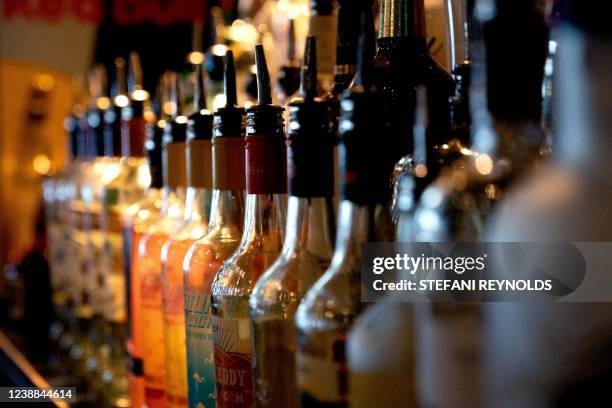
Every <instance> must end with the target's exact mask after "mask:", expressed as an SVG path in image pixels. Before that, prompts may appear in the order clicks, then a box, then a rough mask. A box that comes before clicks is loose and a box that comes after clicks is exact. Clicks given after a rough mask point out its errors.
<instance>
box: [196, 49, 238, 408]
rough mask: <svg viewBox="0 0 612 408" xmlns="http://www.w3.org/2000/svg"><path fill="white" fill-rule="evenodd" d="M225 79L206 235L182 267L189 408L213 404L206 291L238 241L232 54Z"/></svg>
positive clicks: (217, 114)
mask: <svg viewBox="0 0 612 408" xmlns="http://www.w3.org/2000/svg"><path fill="white" fill-rule="evenodd" d="M224 78H225V81H224V82H225V100H226V105H225V106H224V107H221V108H219V109H217V110H216V111H215V114H214V120H213V139H212V154H213V156H212V163H213V169H212V170H213V172H212V182H213V196H212V203H211V211H210V221H209V224H208V231H207V233H206V235H205V236H204V237H202V238H201V239H199V240H198V241H197V242H196V243H195V244H194V245H193V246H192V247H191V248H190V249H189V251H188V252H187V255H186V256H185V261H184V285H185V301H184V305H185V323H186V325H185V326H186V343H187V386H188V394H189V395H188V400H189V406H198V405H199V404H203V405H204V406H214V404H215V370H214V361H213V341H212V321H211V309H210V288H211V284H212V281H213V279H214V277H215V275H216V274H217V272H218V271H219V268H220V267H221V264H222V263H223V262H224V261H225V260H226V259H227V258H229V256H230V255H232V253H233V252H234V251H235V250H236V248H237V247H238V244H239V243H240V238H241V236H242V222H243V215H244V188H245V168H244V123H243V122H244V114H245V111H244V109H243V108H240V107H238V106H236V104H237V97H236V73H235V70H234V58H233V53H232V51H231V50H228V52H227V54H226V55H225V68H224Z"/></svg>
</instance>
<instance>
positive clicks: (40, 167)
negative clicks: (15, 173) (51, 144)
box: [32, 154, 51, 176]
mask: <svg viewBox="0 0 612 408" xmlns="http://www.w3.org/2000/svg"><path fill="white" fill-rule="evenodd" d="M32 167H34V171H35V172H36V174H39V175H41V176H45V175H47V174H49V172H50V171H51V160H50V159H49V158H48V157H47V155H45V154H38V155H36V156H35V157H34V159H33V160H32Z"/></svg>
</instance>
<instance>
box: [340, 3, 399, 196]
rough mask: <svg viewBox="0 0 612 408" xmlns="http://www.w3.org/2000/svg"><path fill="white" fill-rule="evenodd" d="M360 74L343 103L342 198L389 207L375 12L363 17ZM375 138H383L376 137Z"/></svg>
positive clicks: (390, 156)
mask: <svg viewBox="0 0 612 408" xmlns="http://www.w3.org/2000/svg"><path fill="white" fill-rule="evenodd" d="M360 20H361V22H362V29H361V34H360V36H359V47H358V58H357V73H356V75H355V79H354V80H353V82H352V84H351V86H350V88H349V89H348V90H347V91H346V92H345V94H344V96H343V98H342V100H341V102H340V106H341V116H340V139H341V145H340V161H341V170H342V171H341V173H342V180H341V182H342V189H341V191H342V196H343V198H344V199H346V200H349V201H352V202H354V203H357V204H360V205H366V204H376V203H387V202H388V201H389V197H390V192H391V189H390V177H391V172H392V170H393V166H394V164H395V160H394V159H393V155H394V152H392V151H390V150H393V149H390V148H389V147H390V146H391V145H392V141H391V140H390V139H385V137H386V136H389V135H390V132H388V131H387V129H386V123H385V121H384V119H383V118H384V114H383V112H384V110H385V99H384V97H383V95H382V93H381V92H380V91H379V89H378V87H377V86H376V83H375V80H374V72H373V71H374V66H373V63H374V61H373V59H374V51H375V37H374V20H373V16H372V9H371V8H366V9H365V10H363V11H362V13H361V18H360ZM374 135H380V136H377V137H374Z"/></svg>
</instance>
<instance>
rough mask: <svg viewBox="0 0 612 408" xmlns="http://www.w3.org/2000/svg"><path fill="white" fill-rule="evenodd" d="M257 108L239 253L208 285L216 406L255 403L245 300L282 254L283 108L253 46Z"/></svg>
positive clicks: (251, 120)
mask: <svg viewBox="0 0 612 408" xmlns="http://www.w3.org/2000/svg"><path fill="white" fill-rule="evenodd" d="M255 62H256V63H257V85H258V86H257V90H258V104H257V105H255V106H253V107H251V108H248V109H247V128H246V138H245V140H246V147H245V149H246V155H245V156H246V157H245V160H246V191H247V198H246V207H245V217H244V232H243V235H242V240H241V242H240V245H239V246H238V249H237V250H236V251H235V252H234V253H233V254H232V256H230V258H229V259H227V260H226V261H225V262H224V263H223V266H222V267H221V269H220V270H219V272H218V273H217V275H216V276H215V279H214V281H213V284H212V288H211V291H212V294H211V303H212V312H213V318H212V325H213V344H214V359H215V370H216V383H217V406H219V407H228V406H231V407H237V406H241V407H250V406H252V404H253V377H252V374H251V361H252V354H253V352H252V347H251V328H250V322H249V317H248V310H249V309H248V308H249V296H250V295H251V292H252V290H253V288H254V286H255V283H256V282H257V280H258V279H259V277H260V276H261V275H262V273H263V272H264V271H265V270H266V269H267V268H269V267H270V265H272V263H273V262H274V261H275V260H276V258H277V257H278V255H279V254H280V251H281V248H282V243H283V232H284V227H285V211H286V205H287V199H286V197H287V196H286V192H287V170H286V169H287V164H286V160H287V157H286V148H285V137H284V132H283V129H284V124H283V116H282V115H283V108H281V107H280V106H277V105H272V95H271V89H270V76H269V73H268V67H267V65H266V59H265V55H264V51H263V46H262V45H257V46H256V47H255Z"/></svg>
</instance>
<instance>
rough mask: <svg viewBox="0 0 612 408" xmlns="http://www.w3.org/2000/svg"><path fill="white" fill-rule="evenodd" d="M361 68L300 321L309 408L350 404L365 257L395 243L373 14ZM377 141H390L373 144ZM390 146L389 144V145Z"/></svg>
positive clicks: (303, 393)
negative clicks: (328, 251) (368, 245)
mask: <svg viewBox="0 0 612 408" xmlns="http://www.w3.org/2000/svg"><path fill="white" fill-rule="evenodd" d="M361 21H362V29H361V35H360V40H359V53H358V56H359V64H358V69H357V74H356V76H355V79H354V81H353V83H352V84H351V87H350V90H349V91H348V92H347V94H345V96H344V97H343V98H342V100H341V106H342V116H341V120H340V139H341V144H340V163H341V169H342V182H343V185H342V197H341V202H340V207H339V215H338V233H337V238H336V247H335V251H334V254H333V257H332V260H331V265H330V267H329V268H328V269H327V271H326V272H325V273H324V275H323V276H322V277H321V278H320V279H319V280H318V281H317V282H316V283H315V284H314V286H313V287H312V288H311V289H310V290H309V291H308V292H307V293H306V296H305V297H304V300H303V301H302V303H301V305H300V306H299V308H298V310H297V314H296V318H295V320H296V330H297V359H296V365H297V384H298V390H299V393H300V404H301V405H302V406H305V407H316V406H327V407H345V406H347V404H348V389H347V386H348V373H347V371H346V353H345V338H346V334H347V331H348V330H349V329H350V327H351V325H352V324H353V322H354V321H355V319H356V318H357V317H358V316H359V314H360V313H361V312H362V310H363V309H364V307H365V305H364V304H362V303H361V279H360V273H361V250H362V244H363V243H365V242H367V241H378V242H385V241H391V240H393V236H392V231H393V228H392V225H391V218H390V214H389V211H388V200H389V198H390V186H389V182H388V181H389V174H391V169H392V168H393V163H394V158H393V156H392V154H393V152H389V143H388V142H389V137H388V134H387V133H386V132H385V125H384V122H383V121H382V117H383V115H382V113H383V110H384V109H385V107H384V99H383V95H382V93H381V92H380V90H379V88H378V87H377V86H376V80H375V78H374V72H373V69H374V67H373V58H374V41H375V38H374V22H373V16H372V8H371V7H367V8H366V9H365V10H363V11H362V15H361ZM374 134H382V135H386V136H387V139H386V140H385V139H379V140H373V139H372V138H371V136H372V135H374ZM385 142H387V143H385Z"/></svg>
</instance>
